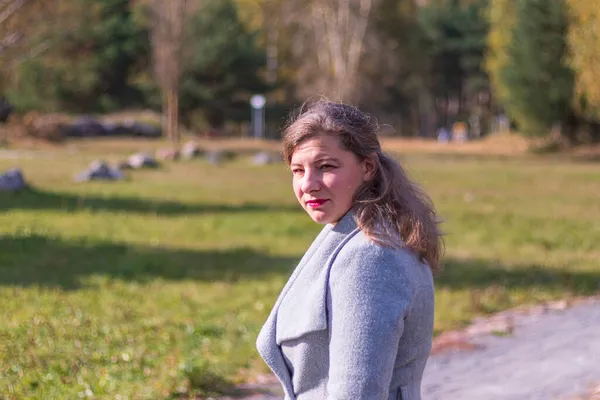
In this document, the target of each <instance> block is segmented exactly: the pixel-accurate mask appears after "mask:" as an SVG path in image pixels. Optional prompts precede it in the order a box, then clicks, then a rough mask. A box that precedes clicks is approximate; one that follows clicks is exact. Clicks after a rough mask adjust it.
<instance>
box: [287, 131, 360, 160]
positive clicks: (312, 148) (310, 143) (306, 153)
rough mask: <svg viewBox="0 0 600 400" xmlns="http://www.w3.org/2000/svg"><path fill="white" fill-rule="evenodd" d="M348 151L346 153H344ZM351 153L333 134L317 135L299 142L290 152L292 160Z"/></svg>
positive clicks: (331, 156)
mask: <svg viewBox="0 0 600 400" xmlns="http://www.w3.org/2000/svg"><path fill="white" fill-rule="evenodd" d="M346 153H348V154H346ZM347 155H351V153H350V152H349V151H347V150H344V149H343V148H342V146H341V144H340V141H339V139H338V138H336V137H333V136H317V137H314V138H311V139H307V140H305V141H303V142H301V143H300V144H299V145H298V146H296V148H295V149H294V151H293V153H292V157H291V158H292V162H294V161H300V160H315V159H320V158H327V157H329V158H340V157H345V156H347Z"/></svg>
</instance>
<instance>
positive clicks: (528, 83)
mask: <svg viewBox="0 0 600 400" xmlns="http://www.w3.org/2000/svg"><path fill="white" fill-rule="evenodd" d="M515 12H516V15H517V20H516V22H515V25H514V27H513V29H512V32H511V36H510V40H509V44H508V46H507V52H506V61H505V64H504V66H503V67H502V68H501V70H500V71H499V76H498V78H499V81H500V84H501V85H502V86H504V87H505V88H506V92H505V98H504V105H505V107H506V108H507V110H508V112H509V115H510V116H511V117H513V118H514V119H515V120H516V122H517V124H518V127H519V130H520V132H521V133H522V134H523V135H527V136H545V135H547V134H549V133H550V129H551V127H552V126H553V125H554V124H555V123H557V122H559V123H562V124H563V128H564V129H563V133H565V134H567V135H568V134H569V127H568V126H566V125H565V122H567V120H568V118H569V116H570V115H569V114H570V103H571V99H572V92H573V74H572V71H571V70H570V69H569V68H568V66H567V65H566V64H565V55H566V33H567V32H566V29H567V19H566V17H567V16H566V8H565V3H564V1H563V0H553V1H548V0H518V2H517V7H516V10H515Z"/></svg>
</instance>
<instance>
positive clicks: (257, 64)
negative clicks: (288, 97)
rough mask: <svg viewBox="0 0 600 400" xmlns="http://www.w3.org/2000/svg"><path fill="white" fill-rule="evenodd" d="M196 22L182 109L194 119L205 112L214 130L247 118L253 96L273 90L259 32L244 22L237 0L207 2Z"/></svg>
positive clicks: (187, 47)
mask: <svg viewBox="0 0 600 400" xmlns="http://www.w3.org/2000/svg"><path fill="white" fill-rule="evenodd" d="M191 22H192V23H191V24H190V25H189V27H188V34H187V35H186V37H187V40H188V42H186V43H185V44H184V48H185V51H184V57H183V59H184V60H185V63H184V68H183V71H182V82H181V110H182V113H183V114H184V116H186V117H189V115H190V113H191V112H192V111H195V110H201V111H203V113H204V114H205V116H206V117H207V120H208V122H209V123H210V124H211V126H212V127H215V128H218V127H220V126H221V125H222V124H223V122H224V121H225V120H241V119H247V115H248V101H249V99H250V97H251V95H252V94H254V93H264V92H265V91H266V90H267V89H268V86H267V84H266V83H265V81H264V78H263V77H262V76H261V72H262V69H263V68H264V66H265V60H266V57H265V52H264V51H263V50H262V49H261V48H259V46H258V45H257V34H256V33H254V32H250V31H249V30H248V28H247V27H246V26H245V25H244V24H243V23H242V22H241V21H240V18H239V15H238V9H237V7H236V4H235V3H234V2H233V1H232V0H206V2H205V4H204V5H203V7H202V9H201V10H199V11H198V12H196V14H195V15H194V17H193V18H192V20H191ZM198 38H202V40H198Z"/></svg>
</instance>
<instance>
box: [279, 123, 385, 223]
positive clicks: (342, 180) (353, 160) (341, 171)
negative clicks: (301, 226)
mask: <svg viewBox="0 0 600 400" xmlns="http://www.w3.org/2000/svg"><path fill="white" fill-rule="evenodd" d="M290 168H291V170H292V175H293V186H294V193H295V194H296V198H297V199H298V201H299V202H300V205H302V207H303V208H304V209H305V210H306V212H307V213H308V215H310V217H311V218H312V219H313V220H314V221H315V222H317V223H320V224H327V223H333V224H335V223H336V222H337V221H339V220H340V219H341V218H342V217H343V216H344V214H346V213H347V212H348V210H350V208H351V207H352V202H353V199H354V195H355V193H356V191H357V190H358V188H359V187H360V186H361V185H362V184H363V183H364V182H366V181H368V180H370V179H371V178H372V176H373V174H374V170H375V163H374V162H373V160H372V159H370V158H367V159H365V160H363V161H359V160H358V157H356V155H354V153H352V152H350V151H348V150H344V149H343V148H342V146H341V144H340V141H339V139H338V138H336V137H334V136H328V135H322V136H317V137H315V138H312V139H309V140H306V141H304V142H302V143H301V144H300V145H298V147H296V149H295V150H294V152H293V154H292V159H291V162H290Z"/></svg>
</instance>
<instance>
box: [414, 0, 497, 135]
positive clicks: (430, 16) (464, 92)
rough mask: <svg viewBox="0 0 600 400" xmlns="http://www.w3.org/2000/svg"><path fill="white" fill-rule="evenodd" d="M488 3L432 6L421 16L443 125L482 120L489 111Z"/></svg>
mask: <svg viewBox="0 0 600 400" xmlns="http://www.w3.org/2000/svg"><path fill="white" fill-rule="evenodd" d="M487 6H488V0H473V1H469V2H466V1H463V2H460V1H458V0H449V1H445V2H441V3H439V4H429V5H428V6H426V7H423V8H422V9H421V12H420V18H419V22H420V26H421V29H422V30H423V32H424V35H425V40H426V43H425V44H424V46H423V47H424V50H423V51H425V52H427V54H428V58H429V63H430V66H429V70H430V76H429V79H430V88H431V90H432V91H433V94H434V96H435V99H436V103H437V104H438V113H439V116H440V120H441V124H442V125H449V124H450V123H451V122H453V120H455V119H462V120H465V119H467V118H468V117H469V116H470V115H471V114H476V115H478V116H481V115H482V114H483V113H484V109H487V108H488V107H489V100H488V99H489V85H488V78H487V75H486V73H485V69H484V54H485V51H486V38H487V35H488V30H489V27H488V22H487V19H486V18H485V15H484V12H485V10H486V9H487Z"/></svg>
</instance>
